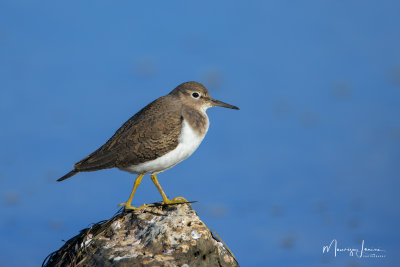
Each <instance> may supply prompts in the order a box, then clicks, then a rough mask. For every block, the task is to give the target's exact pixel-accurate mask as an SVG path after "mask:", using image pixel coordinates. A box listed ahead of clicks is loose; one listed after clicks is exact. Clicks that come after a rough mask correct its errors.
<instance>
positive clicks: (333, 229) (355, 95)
mask: <svg viewBox="0 0 400 267" xmlns="http://www.w3.org/2000/svg"><path fill="white" fill-rule="evenodd" d="M399 7H400V4H399V3H398V2H397V1H369V0H368V1H301V2H292V1H252V2H244V1H242V2H239V1H218V2H215V1H214V2H213V1H202V2H198V3H197V2H196V3H195V2H188V1H173V2H171V1H168V2H157V3H154V2H153V3H144V2H143V3H139V2H135V3H134V2H132V1H118V2H106V1H85V2H82V1H68V2H60V1H57V2H54V1H42V2H40V3H37V2H34V1H18V0H16V1H1V2H0V120H1V122H2V130H1V131H0V138H1V140H2V149H1V150H0V209H1V214H2V215H1V217H0V218H1V219H0V236H1V241H2V242H1V243H0V246H1V249H0V265H1V266H37V265H39V264H40V263H41V261H42V260H43V259H44V258H45V257H46V255H47V254H48V253H50V252H51V251H53V250H55V249H58V248H59V247H60V246H61V245H62V244H63V241H62V240H67V239H69V238H70V237H72V236H73V235H75V234H77V233H78V231H79V230H80V229H82V228H84V227H87V226H88V225H89V224H90V223H93V222H97V221H99V220H103V219H106V218H109V217H111V216H112V215H113V214H114V212H115V211H116V210H117V204H118V203H120V202H123V201H125V200H126V198H127V197H128V196H129V193H130V189H131V186H132V184H133V179H134V177H132V175H129V174H127V173H123V172H120V171H118V170H106V171H101V172H95V173H84V174H79V175H77V176H76V177H74V178H72V179H71V180H68V181H66V182H63V183H56V182H55V180H56V179H57V178H59V177H60V176H61V175H63V174H65V173H66V172H68V171H69V170H70V169H71V166H72V164H73V163H75V162H76V161H78V160H80V159H81V158H83V157H85V156H86V155H87V154H88V153H90V152H92V151H93V150H95V149H96V148H97V147H98V146H100V145H101V144H103V142H105V141H106V140H107V139H108V138H109V137H111V135H112V134H113V133H114V131H115V130H117V129H118V127H119V126H120V125H121V124H122V123H123V122H124V121H126V120H127V119H128V118H129V117H130V116H132V115H133V114H134V113H135V112H137V111H138V110H139V109H140V108H142V107H143V106H144V105H146V104H147V103H149V102H150V101H152V100H154V99H155V98H157V97H159V96H161V95H164V94H167V93H168V92H169V91H170V90H172V89H173V88H174V87H175V86H177V85H178V84H179V83H181V82H184V81H189V80H196V81H200V82H203V83H204V84H205V85H206V86H207V87H208V88H209V90H210V93H211V95H212V96H213V97H215V98H217V99H221V100H223V101H226V102H228V103H232V104H234V105H238V106H239V107H240V108H241V110H240V111H238V112H234V111H232V110H225V109H217V108H215V109H211V110H209V111H208V114H209V117H210V120H211V126H210V130H209V132H208V135H207V137H206V138H205V140H204V142H203V144H202V145H201V146H200V148H199V149H198V151H196V153H195V154H193V155H192V157H190V158H189V159H188V160H186V161H185V162H184V163H182V164H180V165H178V166H176V167H175V168H173V169H171V170H169V171H167V172H165V173H162V174H160V175H159V180H160V183H161V184H162V185H163V188H164V190H165V191H166V192H167V194H168V195H169V196H171V197H174V196H178V195H183V196H185V197H186V198H187V199H189V200H197V201H199V202H198V203H197V204H194V205H193V207H194V208H195V209H196V210H198V212H199V215H200V217H201V218H202V219H203V220H204V221H205V223H206V224H207V225H208V226H209V227H211V228H212V229H214V230H216V231H217V232H218V234H219V235H220V236H221V237H222V238H223V239H224V241H225V242H226V243H227V244H228V245H229V247H230V248H231V250H232V251H233V252H234V254H235V256H236V257H237V259H238V261H239V262H240V263H241V265H242V266H261V265H262V266H299V263H301V264H300V265H301V266H320V265H326V266H395V265H398V264H399V262H400V260H399V254H398V253H397V252H398V251H399V248H400V246H399V242H398V241H399V237H400V236H399V233H398V231H397V226H398V225H399V223H400V220H399V218H400V217H399V215H400V214H399V213H400V212H399V204H398V203H400V202H399V200H400V197H399V194H398V188H399V185H400V182H399V179H398V178H399V177H398V176H399V170H400V167H399V166H400V164H399V159H400V149H399V148H400V117H399V111H400V106H399V98H400V82H399V81H400V72H399V70H400V32H399V31H398V28H399V25H400V24H399V23H400V17H399V16H398V10H399ZM158 200H160V196H159V195H158V193H157V191H156V189H155V187H154V186H153V185H152V184H151V181H150V179H148V178H147V179H144V181H143V184H142V185H141V186H140V188H139V191H138V193H137V195H136V196H135V199H134V203H136V204H137V205H138V204H141V203H145V202H147V203H149V202H154V201H158ZM333 239H337V240H338V242H339V244H340V246H341V247H360V246H361V241H362V240H365V242H366V244H368V247H372V248H382V249H385V250H386V258H383V259H382V258H376V259H370V258H361V259H359V258H355V257H349V256H347V255H344V254H340V255H338V256H337V257H336V258H335V257H333V255H332V254H329V255H323V254H322V246H324V245H327V244H329V242H331V240H333ZM22 251H23V255H24V256H23V257H22V256H21V253H22Z"/></svg>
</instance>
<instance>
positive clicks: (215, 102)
mask: <svg viewBox="0 0 400 267" xmlns="http://www.w3.org/2000/svg"><path fill="white" fill-rule="evenodd" d="M211 105H212V106H214V107H223V108H231V109H239V108H238V107H237V106H233V105H230V104H228V103H225V102H222V101H219V100H217V99H214V98H211Z"/></svg>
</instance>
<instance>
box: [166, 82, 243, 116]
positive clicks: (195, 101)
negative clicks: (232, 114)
mask: <svg viewBox="0 0 400 267" xmlns="http://www.w3.org/2000/svg"><path fill="white" fill-rule="evenodd" d="M170 94H172V95H176V96H178V97H179V98H180V99H181V101H182V102H183V103H184V104H185V105H189V106H192V107H194V108H196V109H199V110H203V111H205V110H207V109H208V108H210V107H224V108H231V109H239V108H238V107H236V106H233V105H230V104H227V103H224V102H222V101H219V100H216V99H214V98H212V97H210V95H209V94H208V91H207V89H206V88H205V87H204V85H202V84H201V83H198V82H186V83H182V84H180V85H179V86H178V87H176V88H175V89H174V90H173V91H172V92H171V93H170Z"/></svg>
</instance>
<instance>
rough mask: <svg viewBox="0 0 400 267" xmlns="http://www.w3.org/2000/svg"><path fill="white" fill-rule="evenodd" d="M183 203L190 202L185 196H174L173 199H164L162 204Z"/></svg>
mask: <svg viewBox="0 0 400 267" xmlns="http://www.w3.org/2000/svg"><path fill="white" fill-rule="evenodd" d="M183 203H188V204H189V205H190V203H189V202H188V201H187V200H186V198H184V197H174V198H173V199H171V200H169V199H165V200H164V201H163V204H164V205H171V204H183Z"/></svg>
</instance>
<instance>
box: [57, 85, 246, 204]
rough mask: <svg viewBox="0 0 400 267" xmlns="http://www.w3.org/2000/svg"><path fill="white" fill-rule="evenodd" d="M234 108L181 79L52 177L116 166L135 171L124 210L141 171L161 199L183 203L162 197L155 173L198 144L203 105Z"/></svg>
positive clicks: (180, 199) (204, 117) (201, 136)
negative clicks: (72, 164) (71, 168)
mask: <svg viewBox="0 0 400 267" xmlns="http://www.w3.org/2000/svg"><path fill="white" fill-rule="evenodd" d="M215 106H218V107H225V108H231V109H239V108H238V107H236V106H233V105H230V104H227V103H224V102H222V101H219V100H216V99H213V98H211V97H210V95H209V93H208V91H207V89H206V88H205V87H204V86H203V85H202V84H201V83H198V82H186V83H182V84H181V85H179V86H178V87H176V88H175V89H174V90H172V91H171V92H170V93H169V94H168V95H165V96H162V97H160V98H158V99H156V100H154V101H153V102H151V103H150V104H148V105H147V106H146V107H144V108H143V109H142V110H140V111H139V112H138V113H136V114H135V115H134V116H133V117H131V118H130V119H129V120H128V121H127V122H125V123H124V124H123V125H122V126H121V128H119V129H118V130H117V131H116V132H115V134H114V135H113V136H112V137H111V138H110V139H109V140H108V141H107V142H106V143H105V144H104V145H103V146H101V147H100V148H99V149H97V150H96V151H95V152H93V153H92V154H90V155H89V156H87V157H86V158H84V159H83V160H81V161H79V162H77V163H76V164H75V165H74V169H73V170H72V171H70V172H69V173H67V174H66V175H64V176H63V177H61V178H60V179H58V180H57V181H63V180H65V179H67V178H70V177H72V176H74V175H75V174H77V173H79V172H89V171H98V170H102V169H109V168H118V169H120V170H123V171H127V172H130V173H133V174H138V175H139V176H138V177H137V178H136V180H135V183H134V186H133V189H132V192H131V195H130V197H129V199H128V201H126V202H124V203H121V204H120V206H125V209H134V210H135V209H142V208H144V207H146V205H143V206H140V207H133V206H132V205H131V202H132V199H133V196H134V194H135V192H136V189H137V188H138V186H139V184H140V182H141V181H142V178H143V176H144V175H145V174H150V177H151V180H152V181H153V183H154V184H155V186H156V187H157V189H158V191H159V192H160V194H161V196H162V198H163V202H162V204H178V203H187V200H186V199H185V198H183V197H175V198H173V199H171V200H170V199H168V198H167V196H166V195H165V193H164V191H163V189H162V188H161V185H160V184H159V182H158V180H157V174H159V173H161V172H163V171H165V170H167V169H169V168H172V167H174V166H175V165H176V164H178V163H180V162H181V161H183V160H185V159H187V158H188V157H189V156H190V155H192V153H193V152H194V151H195V150H196V149H197V148H198V147H199V145H200V143H201V142H202V141H203V139H204V136H205V135H206V133H207V131H208V127H209V120H208V116H207V114H206V110H207V109H208V108H210V107H215Z"/></svg>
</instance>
